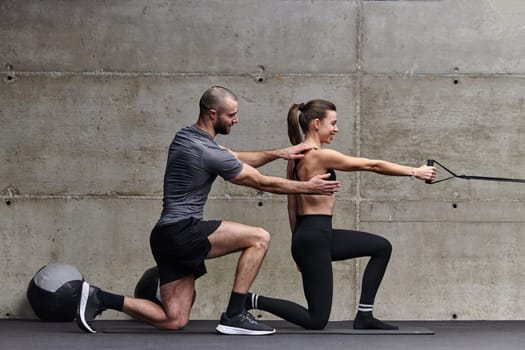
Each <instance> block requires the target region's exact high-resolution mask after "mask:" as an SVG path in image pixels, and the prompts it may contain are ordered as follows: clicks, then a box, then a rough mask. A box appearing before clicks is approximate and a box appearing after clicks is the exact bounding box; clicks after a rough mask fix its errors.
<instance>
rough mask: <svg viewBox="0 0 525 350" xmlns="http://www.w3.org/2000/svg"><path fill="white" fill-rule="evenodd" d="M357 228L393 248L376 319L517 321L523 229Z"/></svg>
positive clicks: (451, 225) (523, 282) (447, 225)
mask: <svg viewBox="0 0 525 350" xmlns="http://www.w3.org/2000/svg"><path fill="white" fill-rule="evenodd" d="M362 226H363V227H364V228H365V229H367V230H370V231H372V232H378V233H379V232H381V233H382V234H383V235H384V236H385V237H387V238H388V239H389V240H390V241H391V242H392V245H393V254H392V258H391V262H390V264H389V268H388V270H387V273H386V275H385V278H384V280H383V284H382V286H381V290H380V293H379V295H378V297H377V299H376V305H377V307H376V308H375V309H374V311H375V310H376V309H377V310H378V311H377V315H378V316H379V315H380V316H382V317H386V318H389V319H400V320H401V319H406V320H408V319H411V320H413V319H427V320H431V319H441V320H446V319H453V317H454V315H456V317H457V319H463V320H472V319H478V320H479V319H491V320H503V319H515V318H518V319H519V318H521V317H522V316H521V315H523V312H524V307H523V305H522V303H521V300H522V299H523V290H524V287H525V278H524V277H525V276H524V272H523V268H522V266H523V264H524V263H525V261H524V256H525V255H524V251H523V249H524V248H523V247H524V239H525V238H524V237H525V236H524V235H523V232H522V226H523V224H522V223H512V222H511V223H479V222H465V223H461V222H436V223H433V224H428V223H417V222H411V223H406V222H391V223H381V222H369V223H363V225H362ZM360 267H361V268H364V263H363V264H362V265H361V266H360Z"/></svg>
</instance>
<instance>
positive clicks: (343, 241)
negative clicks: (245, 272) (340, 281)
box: [257, 215, 392, 329]
mask: <svg viewBox="0 0 525 350" xmlns="http://www.w3.org/2000/svg"><path fill="white" fill-rule="evenodd" d="M391 253H392V245H391V244H390V242H389V241H388V240H386V239H385V238H383V237H380V236H376V235H373V234H370V233H366V232H359V231H350V230H334V229H332V217H331V216H330V215H304V216H300V217H298V218H297V223H296V227H295V231H294V235H293V238H292V255H293V258H294V260H295V262H296V264H297V265H298V266H299V268H300V269H301V274H302V277H303V289H304V294H305V297H306V301H307V303H308V309H305V308H304V307H302V306H301V305H298V304H296V303H293V302H291V301H287V300H281V299H274V298H268V297H259V300H258V305H257V308H258V309H260V310H264V311H268V312H270V313H272V314H274V315H276V316H278V317H280V318H283V319H285V320H287V321H289V322H292V323H295V324H297V325H299V326H301V327H303V328H306V329H323V328H324V327H325V326H326V324H327V323H328V318H329V316H330V310H331V307H332V293H333V276H332V261H338V260H346V259H351V258H357V257H363V256H370V257H371V258H370V260H369V262H368V264H367V266H366V269H365V272H364V275H363V283H362V286H361V299H360V303H361V304H368V305H373V304H374V299H375V296H376V294H377V290H378V289H379V285H380V284H381V280H382V279H383V275H384V273H385V270H386V267H387V265H388V261H389V260H390V255H391Z"/></svg>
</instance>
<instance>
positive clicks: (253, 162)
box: [229, 143, 313, 168]
mask: <svg viewBox="0 0 525 350" xmlns="http://www.w3.org/2000/svg"><path fill="white" fill-rule="evenodd" d="M312 148H313V147H312V146H309V145H307V144H305V143H300V144H298V145H295V146H290V147H287V148H280V149H274V150H267V151H254V152H235V151H232V150H229V151H230V152H231V153H233V154H234V155H235V157H237V159H239V160H240V161H241V162H243V163H246V164H248V165H250V166H252V167H254V168H258V167H260V166H263V165H264V164H266V163H269V162H272V161H274V160H276V159H279V158H282V159H299V158H303V157H304V155H303V153H304V152H306V151H308V150H310V149H312Z"/></svg>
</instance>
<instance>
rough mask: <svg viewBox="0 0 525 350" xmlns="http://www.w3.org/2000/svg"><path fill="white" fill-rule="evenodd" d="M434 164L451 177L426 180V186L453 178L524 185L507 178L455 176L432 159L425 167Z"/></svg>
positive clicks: (521, 181)
mask: <svg viewBox="0 0 525 350" xmlns="http://www.w3.org/2000/svg"><path fill="white" fill-rule="evenodd" d="M434 164H437V165H439V166H440V167H442V168H443V169H445V170H446V171H447V172H448V173H449V174H450V175H452V176H449V177H446V178H444V179H441V180H438V181H432V180H426V181H425V182H426V183H427V184H431V185H433V184H437V183H438V182H443V181H446V180H450V179H453V178H459V179H464V180H484V181H499V182H519V183H525V179H509V178H506V177H488V176H474V175H457V174H455V173H454V172H452V171H451V170H449V169H448V168H447V167H445V166H444V165H443V164H441V163H440V162H438V161H437V160H434V159H429V160H427V165H428V166H434Z"/></svg>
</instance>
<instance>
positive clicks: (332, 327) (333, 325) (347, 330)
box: [94, 320, 434, 335]
mask: <svg viewBox="0 0 525 350" xmlns="http://www.w3.org/2000/svg"><path fill="white" fill-rule="evenodd" d="M265 323H266V324H267V325H268V326H271V327H274V328H275V329H276V330H277V332H276V334H348V335H432V334H434V331H432V330H430V329H428V328H425V327H413V326H404V325H401V324H396V323H395V322H394V323H393V324H394V325H397V326H399V329H398V330H375V329H374V330H360V329H353V328H352V321H333V322H329V323H328V325H327V327H326V328H325V329H323V330H307V329H303V328H300V327H297V326H295V325H293V324H291V323H288V322H284V321H266V322H265ZM94 326H95V329H96V330H97V332H102V333H137V334H139V333H161V334H168V333H173V334H217V332H216V331H215V327H216V326H217V321H211V320H195V321H190V323H189V324H188V326H186V328H184V329H182V330H178V331H170V330H161V329H157V328H155V327H152V326H150V325H148V324H145V323H140V322H136V321H105V322H96V323H95V325H94Z"/></svg>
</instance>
